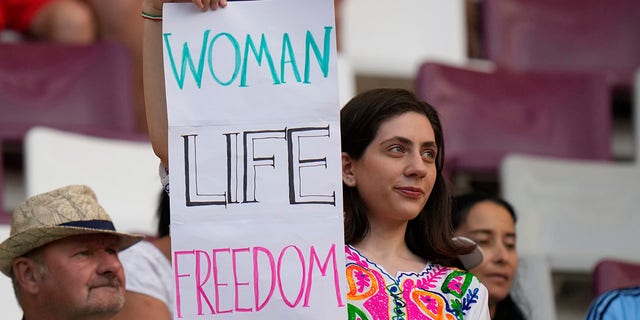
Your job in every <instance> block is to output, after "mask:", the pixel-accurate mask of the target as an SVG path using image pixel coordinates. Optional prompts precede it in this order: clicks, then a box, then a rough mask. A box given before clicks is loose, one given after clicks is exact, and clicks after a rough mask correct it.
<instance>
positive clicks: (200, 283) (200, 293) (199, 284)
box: [195, 250, 217, 315]
mask: <svg viewBox="0 0 640 320" xmlns="http://www.w3.org/2000/svg"><path fill="white" fill-rule="evenodd" d="M195 252H196V300H197V304H198V315H203V314H204V313H203V312H202V299H203V298H204V299H205V302H206V303H207V305H208V306H209V311H211V314H214V313H215V312H214V311H213V306H212V305H211V301H209V297H207V294H206V293H204V290H203V289H202V286H203V285H204V284H205V283H206V282H207V280H209V276H211V259H210V258H209V254H208V253H207V252H206V251H202V250H196V251H195ZM202 255H204V256H205V259H206V262H207V268H206V270H207V275H206V276H205V278H204V280H202V281H201V280H200V275H201V274H202V273H201V271H200V266H201V263H200V257H201V256H202ZM216 300H217V298H216Z"/></svg>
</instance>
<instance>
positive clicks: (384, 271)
mask: <svg viewBox="0 0 640 320" xmlns="http://www.w3.org/2000/svg"><path fill="white" fill-rule="evenodd" d="M194 3H195V4H196V5H197V6H199V7H200V8H201V9H206V8H207V7H211V8H213V9H215V8H217V7H218V6H222V7H223V6H225V5H226V1H215V0H214V1H213V2H211V1H210V0H194ZM143 11H144V13H143V15H144V16H145V18H147V19H146V20H147V22H145V31H144V32H145V38H144V55H145V56H144V72H145V97H146V99H145V100H146V108H147V109H146V110H147V121H148V124H149V132H150V135H151V140H152V144H153V148H154V151H155V152H156V154H157V155H158V157H160V159H161V162H162V165H163V169H162V172H163V174H164V173H166V169H165V168H167V166H168V148H167V137H168V134H167V129H168V128H167V114H166V101H165V92H164V76H163V69H162V66H163V61H162V36H161V31H162V30H161V29H162V24H161V23H159V21H161V19H162V18H161V16H162V0H145V3H144V6H143ZM341 130H342V144H343V149H342V151H343V153H342V163H343V164H342V173H343V182H344V186H343V187H344V208H345V236H346V242H347V246H345V251H346V262H347V266H346V272H347V273H346V277H347V283H348V285H349V287H348V289H349V290H348V292H347V299H348V305H347V312H348V314H349V319H363V320H364V319H392V318H393V319H452V320H453V319H489V312H488V307H487V290H486V288H485V287H484V286H483V285H481V284H480V283H479V281H478V279H477V278H475V277H474V276H473V275H471V274H470V273H468V272H466V271H463V270H460V269H457V268H454V267H449V265H453V264H454V263H455V262H457V256H458V255H459V254H467V253H469V252H471V251H472V250H473V248H472V247H463V246H461V245H457V244H455V243H453V242H452V240H451V238H452V230H451V227H450V222H449V221H450V208H449V194H448V193H447V191H446V188H445V183H444V180H443V177H442V163H443V157H444V145H443V141H442V129H441V127H440V124H439V120H438V117H437V114H436V112H435V111H434V110H433V109H432V108H431V107H430V106H429V105H428V104H426V103H424V102H421V101H419V100H417V99H416V97H415V96H414V95H413V94H411V93H409V92H407V91H405V90H393V89H380V90H373V91H369V92H366V93H363V94H360V95H359V96H357V97H355V98H354V99H353V100H352V101H351V102H349V103H348V104H347V106H346V107H345V108H344V109H343V111H342V114H341ZM165 175H166V174H165ZM125 268H126V266H125ZM130 297H135V295H128V296H127V299H128V300H127V301H126V303H125V309H126V308H127V306H129V307H132V308H134V307H136V308H137V309H138V310H139V311H142V312H144V311H145V302H144V301H140V300H138V301H134V300H129V298H130ZM147 306H148V305H147ZM151 309H152V308H149V307H147V308H146V312H152V310H151ZM123 310H124V309H123ZM131 318H132V319H133V318H134V317H131ZM143 318H149V319H151V318H153V319H160V318H158V317H155V316H151V315H150V314H149V313H148V314H146V316H145V317H143ZM123 319H124V317H123Z"/></svg>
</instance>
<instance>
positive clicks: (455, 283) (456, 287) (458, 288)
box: [447, 277, 463, 294]
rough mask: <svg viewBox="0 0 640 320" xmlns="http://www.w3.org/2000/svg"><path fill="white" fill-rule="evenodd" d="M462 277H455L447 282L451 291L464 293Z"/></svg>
mask: <svg viewBox="0 0 640 320" xmlns="http://www.w3.org/2000/svg"><path fill="white" fill-rule="evenodd" d="M462 280H463V279H462V277H455V278H453V279H451V282H449V283H448V284H447V288H449V290H451V291H455V292H457V293H460V294H462Z"/></svg>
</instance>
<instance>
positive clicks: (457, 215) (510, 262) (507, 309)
mask: <svg viewBox="0 0 640 320" xmlns="http://www.w3.org/2000/svg"><path fill="white" fill-rule="evenodd" d="M516 220H517V219H516V213H515V210H514V209H513V207H512V206H511V205H510V204H509V203H508V202H506V201H505V200H503V199H500V198H498V197H495V196H492V195H489V194H483V193H469V194H465V195H461V196H458V197H455V198H454V199H453V214H452V222H453V228H454V230H456V233H457V234H458V235H460V236H464V237H467V238H470V239H472V240H474V241H475V242H476V243H478V245H479V246H480V248H482V251H483V255H484V261H483V262H482V263H481V264H480V265H478V266H477V267H474V268H472V269H471V270H470V271H471V272H472V273H473V274H475V275H476V276H477V277H478V278H480V281H482V283H483V284H484V285H485V286H487V289H488V290H489V311H490V312H491V318H492V319H494V320H500V319H509V320H520V319H525V316H524V312H523V311H522V310H521V308H520V307H519V306H518V305H517V304H516V303H515V301H514V300H513V299H512V297H511V293H510V292H511V290H512V284H513V280H514V277H515V273H516V269H517V268H518V253H517V252H516V231H515V223H516Z"/></svg>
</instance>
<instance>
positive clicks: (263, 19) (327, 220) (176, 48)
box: [163, 0, 346, 319]
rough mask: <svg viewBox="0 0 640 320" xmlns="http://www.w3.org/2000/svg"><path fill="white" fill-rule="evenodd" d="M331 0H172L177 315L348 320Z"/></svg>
mask: <svg viewBox="0 0 640 320" xmlns="http://www.w3.org/2000/svg"><path fill="white" fill-rule="evenodd" d="M335 35H336V32H335V27H334V19H333V1H331V0H323V1H320V0H264V1H243V2H230V3H229V5H228V7H227V8H225V9H220V10H216V11H209V12H201V11H199V10H197V9H196V8H195V6H194V5H193V4H190V3H188V4H166V5H165V8H164V22H163V41H164V51H163V54H164V68H165V69H164V70H165V82H166V91H167V104H168V118H169V159H170V160H169V161H170V163H171V166H170V189H171V193H170V196H171V237H172V242H171V245H172V250H173V252H172V258H173V261H172V262H173V267H174V276H175V286H176V287H175V289H176V291H175V293H176V296H175V298H176V303H175V310H176V313H175V314H174V317H175V318H177V319H345V318H346V307H345V305H346V301H345V298H344V295H343V292H344V290H342V289H341V288H343V286H344V279H343V278H344V277H345V271H344V266H345V264H344V247H343V246H344V237H343V218H342V182H341V173H340V170H341V169H340V168H341V158H340V130H339V125H340V122H339V102H338V84H337V67H336V57H337V52H336V46H335Z"/></svg>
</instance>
